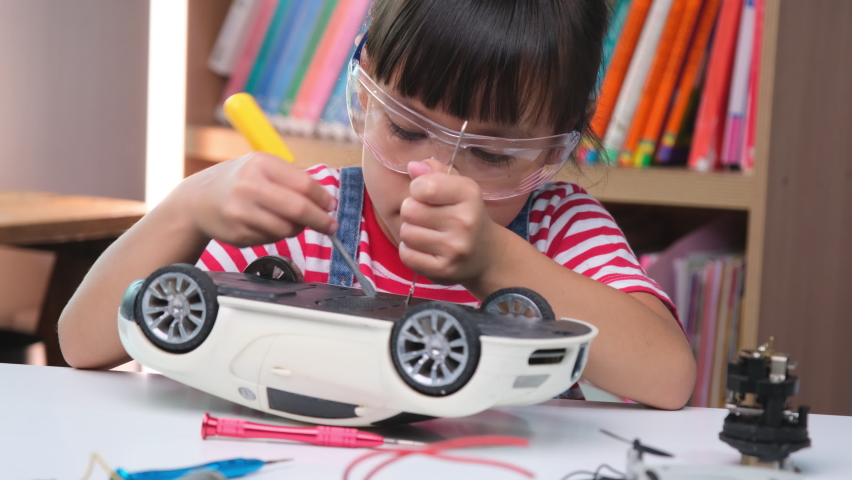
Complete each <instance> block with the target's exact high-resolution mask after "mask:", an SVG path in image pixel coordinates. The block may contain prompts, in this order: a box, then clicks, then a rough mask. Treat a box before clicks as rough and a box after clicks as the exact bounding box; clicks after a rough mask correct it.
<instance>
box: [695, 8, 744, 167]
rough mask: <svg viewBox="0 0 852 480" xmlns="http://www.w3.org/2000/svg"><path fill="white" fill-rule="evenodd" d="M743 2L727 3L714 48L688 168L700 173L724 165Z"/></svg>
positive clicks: (723, 9)
mask: <svg viewBox="0 0 852 480" xmlns="http://www.w3.org/2000/svg"><path fill="white" fill-rule="evenodd" d="M742 5H743V0H723V1H722V9H721V11H720V13H719V19H718V23H717V24H716V32H715V34H714V37H713V48H712V51H711V53H710V61H709V63H708V66H707V80H706V82H705V85H704V92H703V94H702V96H701V104H700V106H699V107H698V116H697V117H696V121H695V122H696V123H695V135H694V137H693V139H692V147H691V148H690V152H689V161H688V165H689V167H690V168H692V169H694V170H698V171H710V170H714V169H716V168H718V166H719V165H720V160H721V159H720V149H721V143H722V132H723V129H724V127H725V122H724V119H725V110H726V108H725V107H726V106H727V104H728V91H729V87H730V84H731V69H732V67H733V61H734V50H735V48H736V40H737V30H738V29H739V23H740V14H741V13H742Z"/></svg>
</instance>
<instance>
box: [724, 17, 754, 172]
mask: <svg viewBox="0 0 852 480" xmlns="http://www.w3.org/2000/svg"><path fill="white" fill-rule="evenodd" d="M754 26H755V8H754V0H746V1H745V3H744V4H743V13H742V14H741V15H740V31H739V34H738V38H737V54H736V57H735V58H734V72H733V74H732V76H731V91H730V93H729V95H728V115H727V118H726V120H725V134H724V136H723V137H722V165H723V166H725V167H728V168H736V169H738V168H739V167H740V160H741V154H742V148H743V134H744V130H745V129H744V122H745V115H746V108H747V105H748V104H747V102H748V79H749V72H750V70H751V57H752V54H753V47H754Z"/></svg>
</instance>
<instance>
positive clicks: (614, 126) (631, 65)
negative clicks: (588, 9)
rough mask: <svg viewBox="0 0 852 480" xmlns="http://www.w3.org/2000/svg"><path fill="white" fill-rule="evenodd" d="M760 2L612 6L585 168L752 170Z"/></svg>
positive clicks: (665, 0)
mask: <svg viewBox="0 0 852 480" xmlns="http://www.w3.org/2000/svg"><path fill="white" fill-rule="evenodd" d="M764 2H765V0H613V11H614V12H615V13H614V17H613V22H612V25H611V27H610V31H609V32H608V34H607V39H606V42H605V45H604V69H603V71H602V83H601V87H600V92H599V95H598V102H597V105H598V106H597V111H596V113H595V117H594V120H593V122H592V127H593V129H594V131H595V133H596V134H597V135H598V136H599V137H601V138H602V140H603V142H602V143H603V151H599V150H596V149H594V148H592V145H591V144H588V143H586V144H584V146H583V148H582V149H581V151H580V159H581V161H583V162H585V163H596V162H608V163H613V164H615V163H617V164H618V165H619V166H622V167H645V166H650V165H681V166H682V165H687V166H688V167H689V168H691V169H695V170H699V171H711V170H721V169H733V170H751V169H752V168H753V167H754V137H755V128H754V125H755V116H756V111H755V109H756V104H757V85H758V81H759V77H760V51H761V38H762V35H763V33H762V32H763V9H764Z"/></svg>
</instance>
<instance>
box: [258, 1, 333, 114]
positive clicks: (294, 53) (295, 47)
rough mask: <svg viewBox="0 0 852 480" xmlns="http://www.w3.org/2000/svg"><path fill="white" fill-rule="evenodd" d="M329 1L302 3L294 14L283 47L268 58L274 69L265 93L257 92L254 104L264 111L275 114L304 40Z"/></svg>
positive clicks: (298, 60) (301, 51)
mask: <svg viewBox="0 0 852 480" xmlns="http://www.w3.org/2000/svg"><path fill="white" fill-rule="evenodd" d="M329 1H331V0H312V1H306V2H302V5H301V6H300V8H299V11H298V12H297V13H296V15H295V16H294V18H295V25H294V27H293V29H292V30H291V31H290V32H289V34H288V36H287V39H286V42H285V47H284V50H283V51H282V52H281V55H280V56H278V57H274V58H272V60H273V63H272V65H273V66H274V70H273V73H272V78H271V81H270V84H269V87H268V88H267V90H266V91H265V92H258V94H259V98H258V104H259V105H260V108H262V109H263V110H265V111H266V112H268V113H277V112H278V107H279V106H280V105H281V102H282V101H283V100H284V94H285V93H286V92H287V89H288V88H290V84H291V83H292V81H293V78H294V77H295V73H296V67H298V66H299V62H300V61H301V60H302V56H303V55H304V54H305V50H306V48H307V44H308V40H309V39H310V38H311V34H313V31H314V29H315V28H316V27H317V23H318V22H319V19H320V13H321V12H322V9H323V7H324V6H325V4H327V3H328V2H329Z"/></svg>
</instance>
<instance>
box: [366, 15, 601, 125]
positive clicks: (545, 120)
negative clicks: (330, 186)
mask: <svg viewBox="0 0 852 480" xmlns="http://www.w3.org/2000/svg"><path fill="white" fill-rule="evenodd" d="M608 23H609V7H608V5H607V2H606V0H375V3H374V4H373V9H372V24H371V25H370V28H369V30H368V36H367V43H366V51H367V55H368V58H369V67H368V68H369V70H370V73H371V74H372V75H373V77H374V78H375V80H376V81H378V82H382V83H392V84H395V86H396V89H397V91H398V92H399V94H401V95H403V96H405V97H408V98H413V99H417V100H419V101H421V102H422V103H423V104H424V105H425V106H426V107H427V108H437V109H440V110H442V111H444V112H446V113H448V114H450V115H453V116H456V117H459V118H464V119H471V120H479V121H486V122H494V123H499V124H506V125H514V124H517V122H518V121H519V120H521V119H529V120H531V121H533V122H536V123H538V124H549V125H551V126H552V127H553V129H554V131H553V133H554V134H558V133H565V132H568V131H571V130H573V129H578V130H580V131H581V132H584V133H588V132H589V131H590V128H589V123H590V121H591V115H590V112H589V111H588V109H589V105H590V104H591V102H590V98H591V97H592V96H593V94H594V92H595V88H596V85H597V78H598V70H599V68H600V64H601V58H602V45H603V39H604V35H605V33H606V30H607V26H608Z"/></svg>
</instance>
